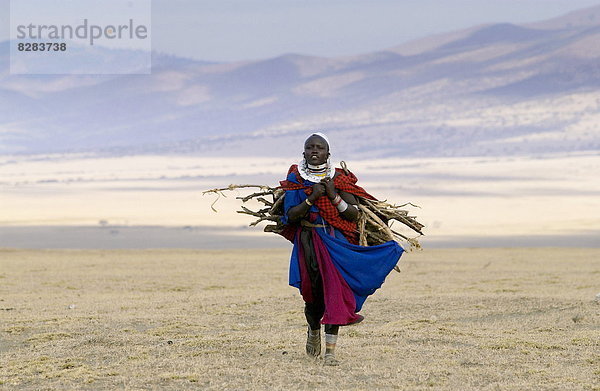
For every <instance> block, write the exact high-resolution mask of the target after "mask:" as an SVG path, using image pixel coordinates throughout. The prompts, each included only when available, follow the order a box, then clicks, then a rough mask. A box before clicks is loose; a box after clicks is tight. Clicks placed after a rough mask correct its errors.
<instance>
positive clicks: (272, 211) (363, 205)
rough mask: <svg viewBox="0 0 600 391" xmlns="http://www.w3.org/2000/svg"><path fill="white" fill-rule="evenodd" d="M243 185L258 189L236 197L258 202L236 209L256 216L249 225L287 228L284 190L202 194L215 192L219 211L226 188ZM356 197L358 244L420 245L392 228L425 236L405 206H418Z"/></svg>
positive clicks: (277, 230)
mask: <svg viewBox="0 0 600 391" xmlns="http://www.w3.org/2000/svg"><path fill="white" fill-rule="evenodd" d="M242 188H258V189H259V191H257V192H255V193H252V194H250V195H247V196H244V197H236V198H237V199H239V200H241V201H242V203H244V204H246V203H247V202H248V201H250V200H255V201H258V202H259V205H260V209H258V210H251V209H250V208H248V207H246V206H244V205H241V210H239V211H237V212H238V213H242V214H247V215H250V216H254V217H256V218H257V220H256V221H254V222H252V223H250V226H256V225H257V224H258V223H261V222H263V221H266V222H269V223H270V224H268V225H266V226H265V227H264V231H265V232H274V233H280V232H281V231H282V230H283V228H284V226H283V224H282V223H281V217H282V215H283V213H284V211H283V201H284V199H285V191H284V190H282V189H280V188H276V187H275V188H274V187H269V186H263V185H233V184H232V185H229V186H227V187H223V188H219V189H211V190H206V191H204V192H203V194H210V193H214V194H216V195H217V199H216V200H215V202H213V203H212V205H211V208H212V210H213V211H215V212H216V211H217V210H216V209H215V208H214V205H215V203H216V202H217V201H218V199H219V196H224V197H225V194H224V193H223V192H224V191H233V190H236V189H242ZM357 199H358V201H359V204H358V208H359V215H358V221H357V229H358V233H359V244H360V245H361V246H375V245H378V244H382V243H385V242H388V241H390V240H395V241H397V242H400V243H402V242H404V243H408V244H409V245H410V249H420V248H421V246H420V244H419V241H418V240H417V237H414V238H411V237H409V236H407V235H405V234H402V233H400V232H397V231H396V230H393V229H392V224H393V222H394V221H397V222H399V223H401V224H403V225H404V226H406V227H408V228H410V229H411V230H412V231H414V232H416V233H418V234H419V236H420V235H423V233H422V232H421V229H422V228H423V227H424V225H423V224H421V223H419V222H418V221H417V220H416V217H415V216H409V212H408V211H406V210H404V209H402V208H403V207H405V206H412V207H417V208H418V206H416V205H413V204H412V203H410V202H409V203H406V204H402V205H394V204H390V203H388V202H386V201H374V200H369V199H367V198H363V197H357Z"/></svg>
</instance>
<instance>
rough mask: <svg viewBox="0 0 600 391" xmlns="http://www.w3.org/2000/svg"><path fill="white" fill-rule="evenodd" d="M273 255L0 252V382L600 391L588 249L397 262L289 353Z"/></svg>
mask: <svg viewBox="0 0 600 391" xmlns="http://www.w3.org/2000/svg"><path fill="white" fill-rule="evenodd" d="M288 257H289V251H287V250H264V251H259V250H245V251H242V250H235V251H234V250H231V251H230V250H227V251H216V250H215V251H198V250H129V251H125V250H115V251H107V250H97V251H95V250H85V251H82V250H56V251H34V250H31V251H29V250H9V249H4V250H0V317H1V320H2V323H1V325H0V328H1V329H0V354H1V359H0V384H1V385H0V387H3V388H5V389H25V390H46V389H122V390H142V389H144V390H145V389H170V390H183V389H202V390H267V389H268V390H271V389H274V390H288V389H290V390H317V389H341V390H391V389H404V390H430V389H433V390H600V304H599V303H597V302H595V300H594V297H595V295H596V294H597V293H598V292H600V250H599V249H535V248H534V249H460V250H426V251H423V252H419V253H408V254H405V255H404V256H403V259H402V261H401V265H402V273H401V274H396V273H394V274H392V275H390V277H388V279H387V281H386V283H385V284H384V286H383V288H382V289H381V290H379V291H378V292H377V293H376V294H375V295H374V296H372V297H371V298H370V299H369V300H368V301H367V303H366V305H365V308H364V310H363V312H362V313H363V314H364V315H365V316H366V319H365V322H363V323H362V324H359V325H356V326H351V327H348V328H342V330H341V337H340V340H339V344H338V346H339V348H338V356H339V358H340V359H341V360H342V364H341V366H339V367H324V366H323V365H322V363H321V362H320V361H313V360H311V359H309V358H307V357H306V356H305V354H304V352H303V348H304V347H303V344H304V338H305V337H304V336H305V325H304V321H303V313H302V301H301V298H300V297H299V295H298V293H297V291H296V290H295V289H294V288H291V287H289V286H287V262H288Z"/></svg>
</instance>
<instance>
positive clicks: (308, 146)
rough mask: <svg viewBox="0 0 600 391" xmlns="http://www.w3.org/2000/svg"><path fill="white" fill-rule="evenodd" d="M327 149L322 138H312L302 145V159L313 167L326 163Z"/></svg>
mask: <svg viewBox="0 0 600 391" xmlns="http://www.w3.org/2000/svg"><path fill="white" fill-rule="evenodd" d="M328 157H329V147H328V146H327V142H326V141H325V140H323V138H322V137H319V136H312V137H309V139H308V140H306V143H304V159H306V162H307V163H308V164H312V165H314V166H316V165H319V164H323V163H325V162H327V158H328Z"/></svg>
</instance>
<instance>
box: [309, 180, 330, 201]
mask: <svg viewBox="0 0 600 391" xmlns="http://www.w3.org/2000/svg"><path fill="white" fill-rule="evenodd" d="M325 192H326V190H325V185H324V184H323V183H315V184H314V185H313V186H312V193H311V195H309V196H308V200H309V201H310V202H311V203H313V204H314V203H315V201H316V200H317V199H318V198H320V197H322V196H324V195H325Z"/></svg>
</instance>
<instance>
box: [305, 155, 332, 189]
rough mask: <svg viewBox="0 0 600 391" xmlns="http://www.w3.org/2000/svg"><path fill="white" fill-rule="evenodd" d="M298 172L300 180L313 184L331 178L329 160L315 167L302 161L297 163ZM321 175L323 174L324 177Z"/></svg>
mask: <svg viewBox="0 0 600 391" xmlns="http://www.w3.org/2000/svg"><path fill="white" fill-rule="evenodd" d="M298 172H299V173H300V176H301V177H302V179H304V180H308V181H311V182H313V183H319V182H321V179H323V178H333V166H332V165H331V161H330V160H329V159H327V162H326V163H323V164H319V165H317V166H314V165H312V164H308V163H307V162H306V159H302V160H301V161H300V163H298ZM321 173H324V175H323V174H321ZM317 174H321V175H317Z"/></svg>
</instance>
